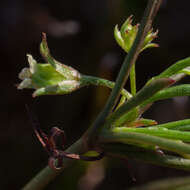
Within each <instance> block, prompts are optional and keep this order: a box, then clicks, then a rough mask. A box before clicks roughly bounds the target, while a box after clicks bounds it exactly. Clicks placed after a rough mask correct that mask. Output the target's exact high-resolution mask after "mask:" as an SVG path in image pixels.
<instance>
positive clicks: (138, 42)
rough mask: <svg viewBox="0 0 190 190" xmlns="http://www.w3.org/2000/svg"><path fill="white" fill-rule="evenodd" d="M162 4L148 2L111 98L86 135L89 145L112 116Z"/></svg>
mask: <svg viewBox="0 0 190 190" xmlns="http://www.w3.org/2000/svg"><path fill="white" fill-rule="evenodd" d="M161 2H162V0H149V1H148V5H147V8H146V10H145V12H144V16H143V18H142V21H141V24H140V28H139V30H138V33H137V36H136V38H135V41H134V43H133V45H132V47H131V49H130V51H129V53H128V55H127V56H126V58H125V60H124V62H123V65H122V67H121V70H120V72H119V75H118V77H117V80H116V83H115V86H114V88H113V90H112V92H111V95H110V96H109V98H108V101H107V103H106V105H105V107H104V109H103V111H102V112H101V113H100V114H99V115H98V117H97V119H96V120H95V122H94V124H93V126H92V127H91V128H90V130H88V132H87V133H86V136H87V140H88V142H89V145H93V143H94V142H96V139H97V136H98V134H99V133H100V131H101V129H102V126H103V124H104V122H105V119H106V118H107V116H108V115H109V114H110V112H111V111H112V109H113V108H114V106H115V104H116V102H117V100H118V98H119V95H120V92H121V90H122V89H123V87H124V85H125V83H126V81H127V79H128V76H129V73H130V69H131V67H132V65H133V64H134V63H135V62H136V60H137V57H138V55H139V53H140V49H141V47H142V44H143V42H144V39H145V37H146V35H147V33H148V31H149V30H150V28H151V25H152V21H153V19H154V17H155V15H156V13H157V11H158V9H159V7H160V4H161Z"/></svg>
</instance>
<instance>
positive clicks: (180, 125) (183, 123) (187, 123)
mask: <svg viewBox="0 0 190 190" xmlns="http://www.w3.org/2000/svg"><path fill="white" fill-rule="evenodd" d="M155 127H157V128H163V127H164V128H167V129H174V130H181V131H186V130H190V119H184V120H180V121H173V122H168V123H164V124H160V125H155V126H153V127H148V128H155Z"/></svg>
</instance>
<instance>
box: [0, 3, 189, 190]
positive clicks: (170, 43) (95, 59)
mask: <svg viewBox="0 0 190 190" xmlns="http://www.w3.org/2000/svg"><path fill="white" fill-rule="evenodd" d="M146 3H147V1H146V0H141V1H139V0H102V1H98V0H91V1H89V0H78V1H76V0H70V1H65V0H62V1H56V0H55V1H50V0H38V1H37V0H36V1H35V0H33V1H30V0H28V1H24V0H1V1H0V26H1V29H0V61H1V75H0V85H1V89H2V90H1V106H0V108H1V114H0V118H1V133H0V137H1V138H0V145H1V157H0V163H1V172H0V179H1V180H0V189H3V190H4V189H6V190H12V189H20V188H21V187H22V186H23V185H24V184H26V183H27V182H28V181H29V180H30V179H31V178H32V177H33V176H34V175H35V174H36V173H37V172H39V171H40V170H41V169H42V168H43V167H44V166H46V164H47V154H46V153H45V151H44V150H43V149H42V147H41V145H40V143H39V142H38V141H37V139H36V137H35V136H34V133H33V130H32V127H31V125H30V122H29V118H28V116H27V114H26V109H25V104H27V105H29V107H30V108H31V109H32V110H33V111H34V112H35V114H36V115H37V117H38V119H39V122H40V126H41V128H42V129H43V130H44V131H46V132H48V131H49V130H50V129H51V127H53V126H58V127H59V128H61V129H64V131H65V133H66V136H67V146H69V145H70V144H71V143H72V142H74V141H75V140H76V139H78V138H79V137H80V136H81V134H82V133H83V132H84V131H85V130H86V129H87V128H88V126H89V125H90V124H91V123H92V122H93V120H94V119H95V117H96V116H97V114H98V112H99V111H100V110H101V109H102V107H103V105H104V103H105V101H106V99H107V97H108V95H109V93H110V90H108V89H105V88H95V87H88V88H84V89H80V90H78V91H76V92H74V93H72V94H70V95H65V96H43V97H39V98H35V99H33V98H32V97H31V94H32V91H30V90H22V91H19V90H17V89H16V84H18V83H19V82H20V81H19V79H18V73H19V72H20V70H21V69H22V68H24V67H26V66H28V63H27V59H26V54H27V53H30V54H32V55H33V56H34V58H36V59H37V60H38V61H42V58H41V56H40V54H39V43H40V41H41V33H42V32H46V33H47V36H48V44H49V47H50V49H51V52H52V55H53V56H54V57H55V58H56V59H58V60H59V61H61V62H63V63H64V64H67V65H70V66H72V67H74V68H76V69H77V70H79V71H80V72H81V73H84V74H88V75H95V76H100V77H104V78H107V79H110V80H115V78H116V76H117V73H118V71H119V68H120V66H121V63H122V60H123V59H124V56H125V54H124V53H123V51H122V50H121V48H120V47H119V46H118V45H117V44H116V42H115V40H114V38H113V28H114V26H115V25H116V24H119V25H121V24H122V23H123V21H124V20H125V19H126V18H127V17H128V16H129V15H131V14H133V15H134V17H135V18H134V20H135V21H136V22H139V21H140V18H141V16H142V13H143V10H144V8H145V6H146ZM189 6H190V2H189V1H178V0H172V1H167V0H164V3H163V5H162V7H161V9H160V11H159V14H158V16H157V18H156V19H155V23H154V28H155V29H157V28H158V29H159V38H158V39H156V41H157V43H159V45H160V48H155V49H149V50H146V51H145V52H144V53H143V54H142V55H141V56H140V57H139V59H138V62H137V83H138V85H137V87H138V89H139V88H141V87H142V86H143V85H144V84H145V81H146V80H147V79H149V78H150V77H152V76H154V75H156V74H159V73H160V72H161V71H163V70H164V69H165V68H166V67H167V66H169V65H171V64H172V63H174V62H176V61H177V60H179V59H182V58H185V57H188V56H190V51H189V49H190V37H189V34H190V24H189V18H190V12H189ZM183 82H186V83H188V82H189V79H188V78H187V79H185V80H184V81H183ZM126 87H128V86H126ZM189 111H190V109H189V101H188V98H184V97H183V98H177V99H173V100H167V101H164V102H158V103H156V104H155V105H154V106H153V107H152V108H151V109H150V111H148V112H147V113H146V114H145V116H146V117H147V118H152V119H155V120H157V121H158V122H160V123H163V122H167V121H173V120H178V119H184V118H189ZM183 175H188V172H184V171H179V170H174V169H167V168H163V167H157V166H153V165H150V164H144V163H141V162H137V161H134V160H128V161H121V160H117V159H114V160H111V159H104V160H102V161H99V162H97V163H94V164H89V163H84V162H77V163H76V164H75V165H74V166H72V167H70V168H68V169H66V170H65V171H64V172H63V174H62V175H60V176H59V177H58V178H56V180H54V181H53V182H52V183H51V184H50V185H49V186H48V187H47V188H46V189H47V190H50V189H56V190H61V189H69V190H72V189H73V190H74V189H79V190H94V189H97V190H101V189H110V190H112V189H113V190H114V189H117V190H124V189H125V190H126V189H129V188H130V187H132V186H136V185H140V184H144V183H146V182H148V181H152V180H156V179H162V178H163V179H164V178H166V177H174V176H183ZM133 176H134V177H135V178H136V181H135V182H134V181H133V180H132V178H133Z"/></svg>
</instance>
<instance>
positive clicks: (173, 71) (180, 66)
mask: <svg viewBox="0 0 190 190" xmlns="http://www.w3.org/2000/svg"><path fill="white" fill-rule="evenodd" d="M189 66H190V57H188V58H185V59H182V60H180V61H178V62H176V63H175V64H173V65H171V66H170V67H169V68H167V69H166V70H165V71H163V72H162V73H161V74H159V75H157V76H155V77H153V78H152V79H150V80H149V81H148V82H147V84H148V83H150V82H151V81H152V80H154V79H158V78H165V77H166V78H167V77H170V78H172V79H174V80H176V81H178V80H180V79H181V78H183V77H184V76H185V75H186V74H187V69H188V70H189V68H188V67H189ZM184 69H186V70H184ZM188 74H189V73H188Z"/></svg>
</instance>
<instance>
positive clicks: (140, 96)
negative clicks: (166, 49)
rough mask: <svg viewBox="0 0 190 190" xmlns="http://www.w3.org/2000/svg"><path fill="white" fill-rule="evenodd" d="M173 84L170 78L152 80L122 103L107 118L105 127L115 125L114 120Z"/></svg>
mask: <svg viewBox="0 0 190 190" xmlns="http://www.w3.org/2000/svg"><path fill="white" fill-rule="evenodd" d="M174 82H175V81H174V80H172V79H170V78H162V79H157V80H154V81H152V82H151V83H150V84H148V85H145V86H144V87H143V88H142V89H141V90H140V91H139V92H138V93H137V94H136V95H135V96H133V97H132V98H131V99H129V100H128V101H127V102H126V103H124V104H123V105H122V106H121V107H120V108H119V109H118V110H116V111H115V112H113V113H112V114H111V115H110V116H109V117H108V119H107V122H106V124H105V125H108V126H111V124H112V123H115V122H116V120H118V119H119V118H120V117H122V116H123V115H124V114H127V113H128V112H129V111H131V110H132V109H134V108H135V107H137V106H138V105H140V104H142V103H143V102H144V101H146V100H147V99H149V98H150V97H151V96H153V95H154V94H155V93H157V92H158V91H160V90H162V89H163V88H166V87H168V86H169V85H171V84H173V83H174Z"/></svg>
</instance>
